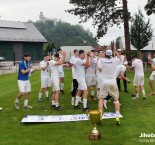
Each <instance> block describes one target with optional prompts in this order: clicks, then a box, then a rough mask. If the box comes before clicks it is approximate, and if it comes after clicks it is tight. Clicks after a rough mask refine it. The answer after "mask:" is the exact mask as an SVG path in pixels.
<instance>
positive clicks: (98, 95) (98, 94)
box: [97, 91, 100, 99]
mask: <svg viewBox="0 0 155 145" xmlns="http://www.w3.org/2000/svg"><path fill="white" fill-rule="evenodd" d="M99 97H100V91H97V98H98V99H99Z"/></svg>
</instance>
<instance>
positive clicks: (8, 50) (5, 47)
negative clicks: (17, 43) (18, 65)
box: [0, 42, 14, 61]
mask: <svg viewBox="0 0 155 145" xmlns="http://www.w3.org/2000/svg"><path fill="white" fill-rule="evenodd" d="M12 46H13V43H12V42H0V57H5V58H6V59H7V60H12V61H13V57H14V53H13V49H12Z"/></svg>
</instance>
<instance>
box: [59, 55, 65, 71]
mask: <svg viewBox="0 0 155 145" xmlns="http://www.w3.org/2000/svg"><path fill="white" fill-rule="evenodd" d="M59 57H60V59H61V58H62V55H61V54H60V53H59ZM58 69H59V72H60V73H61V72H63V71H64V70H63V64H61V65H59V66H58Z"/></svg>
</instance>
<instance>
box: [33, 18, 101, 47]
mask: <svg viewBox="0 0 155 145" xmlns="http://www.w3.org/2000/svg"><path fill="white" fill-rule="evenodd" d="M34 24H35V26H36V27H37V28H38V30H39V31H40V32H41V33H42V34H43V35H44V37H45V38H46V39H47V41H48V42H50V43H53V42H54V43H55V48H59V47H61V46H65V45H66V46H80V45H89V46H98V43H97V42H96V40H95V39H94V38H93V35H92V33H91V32H90V31H89V30H85V29H84V28H83V27H82V26H80V25H71V24H69V23H66V22H62V21H59V22H57V24H56V25H54V23H53V20H46V21H45V22H44V23H43V22H40V21H37V22H35V23H34ZM84 42H86V43H84Z"/></svg>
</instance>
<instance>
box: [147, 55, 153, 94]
mask: <svg viewBox="0 0 155 145" xmlns="http://www.w3.org/2000/svg"><path fill="white" fill-rule="evenodd" d="M148 62H149V63H150V64H151V67H152V73H151V75H150V81H149V84H150V88H151V93H150V95H155V92H154V85H153V81H154V80H155V53H154V58H153V59H152V58H151V54H150V53H148Z"/></svg>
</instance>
